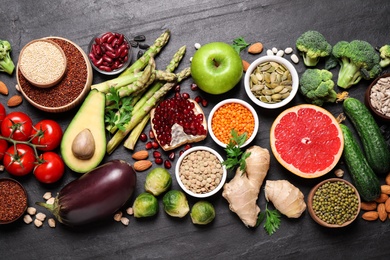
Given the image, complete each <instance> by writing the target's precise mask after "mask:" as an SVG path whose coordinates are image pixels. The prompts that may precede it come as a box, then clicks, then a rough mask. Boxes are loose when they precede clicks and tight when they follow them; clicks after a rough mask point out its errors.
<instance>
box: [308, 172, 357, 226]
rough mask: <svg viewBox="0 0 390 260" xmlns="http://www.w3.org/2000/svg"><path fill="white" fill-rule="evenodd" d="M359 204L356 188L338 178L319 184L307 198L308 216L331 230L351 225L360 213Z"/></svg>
mask: <svg viewBox="0 0 390 260" xmlns="http://www.w3.org/2000/svg"><path fill="white" fill-rule="evenodd" d="M360 203H361V202H360V196H359V194H358V192H357V190H356V188H355V187H354V186H353V185H352V184H351V183H349V182H348V181H346V180H343V179H338V178H331V179H328V180H325V181H322V182H320V183H319V184H317V185H316V186H315V187H314V188H313V189H312V190H311V191H310V194H309V197H308V209H309V214H310V216H311V217H312V218H313V219H314V220H315V221H316V222H317V223H319V224H320V225H322V226H325V227H331V228H337V227H344V226H347V225H349V224H350V223H352V222H353V221H354V220H355V219H356V217H357V216H358V214H359V212H360Z"/></svg>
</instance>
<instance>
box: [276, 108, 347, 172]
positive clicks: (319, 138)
mask: <svg viewBox="0 0 390 260" xmlns="http://www.w3.org/2000/svg"><path fill="white" fill-rule="evenodd" d="M270 144H271V149H272V152H273V154H274V156H275V158H276V159H277V160H278V162H279V163H280V164H282V165H283V166H284V167H285V168H286V169H287V170H289V171H290V172H292V173H294V174H296V175H298V176H300V177H303V178H317V177H320V176H323V175H325V174H326V173H328V172H329V171H331V170H332V169H333V168H334V166H335V165H336V164H337V163H338V161H339V159H340V157H341V155H342V152H343V149H344V139H343V135H342V132H341V128H340V126H339V124H338V122H337V120H336V118H335V117H334V116H333V115H332V114H331V113H330V112H329V111H327V110H325V109H324V108H322V107H319V106H316V105H311V104H303V105H298V106H294V107H291V108H288V109H286V110H285V111H283V112H282V113H281V114H280V115H279V116H278V117H277V118H276V119H275V121H274V122H273V124H272V126H271V133H270Z"/></svg>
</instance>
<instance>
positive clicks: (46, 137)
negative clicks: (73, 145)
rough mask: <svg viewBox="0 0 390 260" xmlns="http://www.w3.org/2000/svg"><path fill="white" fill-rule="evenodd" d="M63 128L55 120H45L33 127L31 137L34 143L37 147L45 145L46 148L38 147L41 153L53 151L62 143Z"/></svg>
mask: <svg viewBox="0 0 390 260" xmlns="http://www.w3.org/2000/svg"><path fill="white" fill-rule="evenodd" d="M62 134H63V133H62V129H61V126H60V125H59V124H58V123H57V122H56V121H54V120H50V119H44V120H42V121H40V122H38V123H37V124H35V126H34V127H33V130H32V132H31V136H35V138H33V139H32V141H31V142H32V143H33V144H36V145H45V147H37V149H38V150H40V151H53V150H54V149H56V148H57V147H58V145H59V144H60V143H61V139H62Z"/></svg>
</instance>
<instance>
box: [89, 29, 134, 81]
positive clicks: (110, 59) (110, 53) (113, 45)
mask: <svg viewBox="0 0 390 260" xmlns="http://www.w3.org/2000/svg"><path fill="white" fill-rule="evenodd" d="M131 50H132V49H131V45H130V44H129V40H128V39H127V38H126V36H125V35H124V34H121V33H117V32H106V33H103V34H100V35H97V36H95V37H94V38H93V39H92V40H91V42H90V44H89V47H88V51H89V53H88V58H89V60H90V61H91V64H92V67H93V68H94V69H95V70H96V71H98V72H100V73H102V74H105V75H115V74H119V73H121V72H122V71H124V70H125V69H126V68H127V67H128V66H129V64H130V62H131V57H132V55H131Z"/></svg>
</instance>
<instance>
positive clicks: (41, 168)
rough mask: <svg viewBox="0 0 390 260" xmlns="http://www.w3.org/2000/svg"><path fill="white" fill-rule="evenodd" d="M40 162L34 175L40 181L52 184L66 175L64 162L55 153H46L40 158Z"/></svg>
mask: <svg viewBox="0 0 390 260" xmlns="http://www.w3.org/2000/svg"><path fill="white" fill-rule="evenodd" d="M39 161H40V162H39V163H38V165H36V166H35V168H34V175H35V178H37V180H38V181H40V182H42V183H47V184H50V183H54V182H56V181H58V180H59V179H61V177H62V176H63V175H64V172H65V164H64V161H63V160H62V158H61V157H60V156H59V155H58V154H56V153H55V152H44V153H43V154H41V155H40V156H39Z"/></svg>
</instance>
